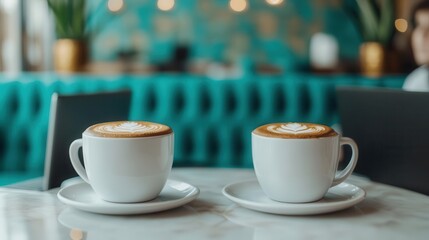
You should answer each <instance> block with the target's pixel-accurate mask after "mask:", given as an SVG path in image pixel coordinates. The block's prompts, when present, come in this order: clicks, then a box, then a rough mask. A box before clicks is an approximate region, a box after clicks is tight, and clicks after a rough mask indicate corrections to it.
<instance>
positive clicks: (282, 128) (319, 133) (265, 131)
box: [253, 122, 338, 138]
mask: <svg viewBox="0 0 429 240" xmlns="http://www.w3.org/2000/svg"><path fill="white" fill-rule="evenodd" d="M253 133H254V134H257V135H260V136H263V137H272V138H321V137H332V136H336V135H338V133H336V132H335V131H334V130H333V129H332V128H330V127H328V126H325V125H321V124H315V123H295V122H291V123H270V124H266V125H263V126H260V127H258V128H256V129H255V130H254V131H253Z"/></svg>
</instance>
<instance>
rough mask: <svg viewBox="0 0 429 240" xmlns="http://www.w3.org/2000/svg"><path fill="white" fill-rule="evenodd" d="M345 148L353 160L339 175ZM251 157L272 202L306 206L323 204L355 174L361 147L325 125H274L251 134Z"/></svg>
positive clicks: (264, 190) (265, 126) (258, 129)
mask: <svg viewBox="0 0 429 240" xmlns="http://www.w3.org/2000/svg"><path fill="white" fill-rule="evenodd" d="M342 145H349V146H350V147H351V149H352V156H351V159H350V162H349V163H348V165H347V166H346V167H345V168H344V169H343V170H342V171H340V172H337V168H338V163H339V156H340V147H341V146H342ZM252 157H253V164H254V168H255V173H256V176H257V179H258V182H259V184H260V186H261V188H262V190H263V192H264V193H265V194H266V195H267V196H268V197H269V198H271V199H272V200H275V201H280V202H289V203H305V202H314V201H317V200H320V199H321V198H323V196H324V195H325V194H326V193H327V191H328V190H329V188H330V187H333V186H335V185H338V184H340V183H341V182H343V181H344V180H345V179H346V178H347V177H348V176H349V175H350V174H351V173H352V172H353V170H354V168H355V166H356V163H357V159H358V147H357V145H356V143H355V142H354V141H353V140H352V139H350V138H346V137H340V135H339V134H338V133H336V132H335V131H334V130H333V129H331V128H330V127H327V126H324V125H320V124H309V123H272V124H267V125H264V126H260V127H258V128H256V129H255V130H254V131H253V132H252Z"/></svg>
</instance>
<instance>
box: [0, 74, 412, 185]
mask: <svg viewBox="0 0 429 240" xmlns="http://www.w3.org/2000/svg"><path fill="white" fill-rule="evenodd" d="M403 79H404V78H403V76H389V77H384V78H381V79H366V78H362V77H358V76H346V75H338V76H315V75H306V74H288V75H286V76H268V77H267V76H260V77H254V78H253V79H246V80H244V79H243V80H224V81H216V80H210V79H207V78H204V77H197V76H189V75H155V76H115V77H112V76H89V75H88V76H87V75H73V76H68V77H64V76H62V77H61V76H57V75H54V74H23V75H20V76H16V77H8V76H5V75H0V184H7V183H12V182H16V181H20V180H25V179H28V178H32V177H35V176H41V175H42V174H43V168H44V156H45V146H46V136H47V128H48V116H49V105H50V97H51V95H52V93H54V92H58V93H60V94H74V93H92V92H100V91H113V90H119V89H130V90H131V91H132V106H131V113H130V119H132V120H146V121H154V122H160V123H164V124H167V125H169V126H171V127H172V128H173V130H174V131H175V159H174V166H176V167H178V166H213V167H252V159H251V148H250V147H251V146H250V133H251V131H252V130H253V129H254V128H255V127H257V126H259V125H261V124H265V123H268V122H281V121H305V122H318V123H323V124H328V125H332V124H335V123H337V122H338V114H337V109H336V102H335V86H339V85H360V86H382V87H393V88H398V87H401V86H402V82H403Z"/></svg>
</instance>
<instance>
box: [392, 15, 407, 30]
mask: <svg viewBox="0 0 429 240" xmlns="http://www.w3.org/2000/svg"><path fill="white" fill-rule="evenodd" d="M395 28H396V30H398V31H399V32H406V31H407V29H408V22H407V20H405V19H403V18H399V19H396V20H395Z"/></svg>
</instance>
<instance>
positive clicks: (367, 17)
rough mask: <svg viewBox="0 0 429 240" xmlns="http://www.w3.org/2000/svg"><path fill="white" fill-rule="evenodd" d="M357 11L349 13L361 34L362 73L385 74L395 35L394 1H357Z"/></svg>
mask: <svg viewBox="0 0 429 240" xmlns="http://www.w3.org/2000/svg"><path fill="white" fill-rule="evenodd" d="M356 3H357V4H356V5H357V6H356V8H355V9H357V11H356V10H355V11H349V13H350V15H351V16H352V17H353V20H354V22H355V23H356V26H357V28H358V30H359V32H360V33H361V37H362V44H361V47H360V49H359V60H360V67H361V71H362V73H363V74H364V75H367V76H380V75H381V74H383V73H384V72H385V70H386V69H385V67H386V61H387V59H388V58H387V57H386V54H387V51H386V50H387V49H388V48H390V47H391V43H392V39H393V34H394V5H393V0H356Z"/></svg>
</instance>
